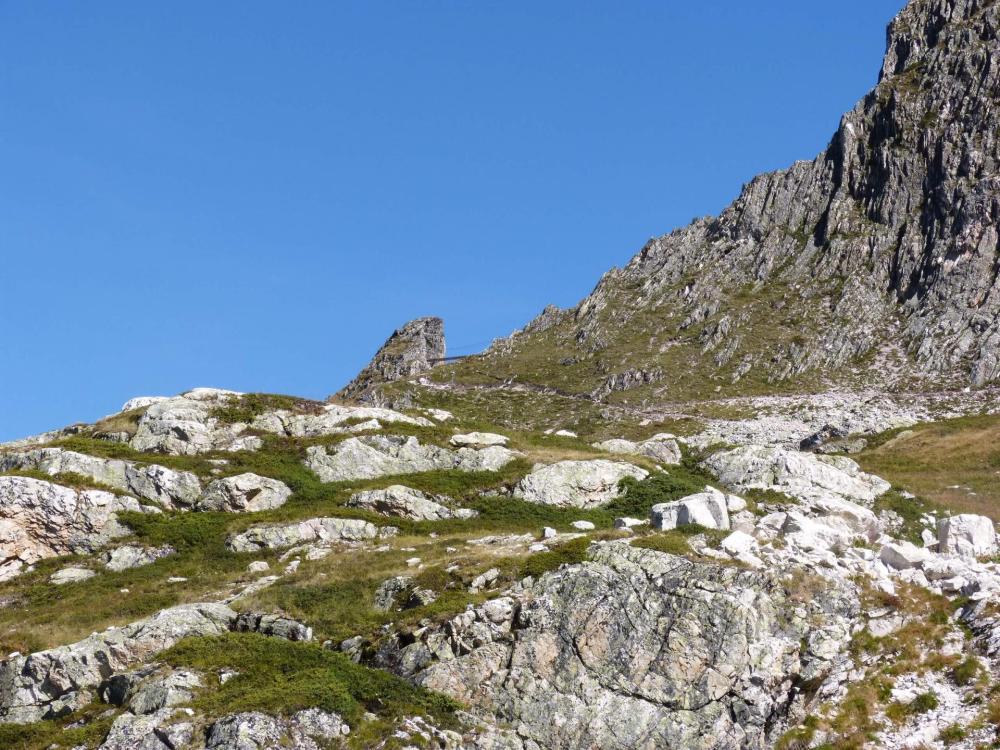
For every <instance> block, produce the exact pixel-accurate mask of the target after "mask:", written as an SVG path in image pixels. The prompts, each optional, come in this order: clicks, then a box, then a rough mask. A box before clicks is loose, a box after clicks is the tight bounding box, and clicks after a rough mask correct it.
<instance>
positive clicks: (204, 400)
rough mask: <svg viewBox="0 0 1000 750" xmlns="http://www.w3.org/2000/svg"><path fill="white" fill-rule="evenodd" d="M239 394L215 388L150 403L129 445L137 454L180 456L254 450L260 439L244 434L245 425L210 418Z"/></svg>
mask: <svg viewBox="0 0 1000 750" xmlns="http://www.w3.org/2000/svg"><path fill="white" fill-rule="evenodd" d="M241 395H243V394H241V393H237V392H236V391H225V390H220V389H218V388H195V389H194V390H191V391H188V392H186V393H183V394H181V395H180V396H174V397H172V398H166V399H163V400H162V401H157V402H155V403H153V404H150V405H149V406H148V407H147V409H146V411H145V412H144V413H143V415H142V416H141V417H140V418H139V424H138V427H137V430H136V433H135V435H134V436H133V437H132V439H131V440H130V441H129V444H130V445H131V446H132V447H133V448H135V449H136V450H139V451H150V452H156V453H169V454H173V455H182V456H193V455H197V454H199V453H207V452H208V451H215V450H221V451H237V450H255V449H256V448H259V447H260V438H257V437H253V436H245V435H244V432H245V431H246V428H247V426H248V425H247V424H245V423H242V422H236V423H232V424H230V423H228V422H224V421H223V420H221V419H219V418H218V417H216V416H215V415H214V412H215V410H217V409H220V408H222V407H225V406H227V405H229V404H230V403H231V399H233V398H237V397H239V396H241Z"/></svg>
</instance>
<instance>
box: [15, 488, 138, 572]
mask: <svg viewBox="0 0 1000 750" xmlns="http://www.w3.org/2000/svg"><path fill="white" fill-rule="evenodd" d="M126 510H128V511H136V512H143V511H144V510H145V508H144V507H143V506H141V505H139V503H138V501H136V500H135V499H134V498H131V497H124V496H121V495H114V494H112V493H110V492H104V491H103V490H77V489H73V488H71V487H64V486H62V485H59V484H53V483H52V482H46V481H42V480H40V479H32V478H30V477H18V476H0V580H7V579H8V578H12V577H13V576H15V575H17V574H18V573H19V572H21V570H23V569H24V568H25V567H26V566H29V565H32V564H34V563H36V562H38V561H39V560H42V559H44V558H47V557H55V556H57V555H67V554H74V553H75V554H85V553H89V552H94V551H95V550H97V549H99V548H100V547H102V546H104V545H105V544H107V543H108V542H110V541H111V540H112V539H115V538H116V537H120V536H124V535H125V534H127V533H128V529H127V528H125V527H124V526H122V525H121V524H120V523H119V522H118V519H117V516H116V513H119V512H121V511H126Z"/></svg>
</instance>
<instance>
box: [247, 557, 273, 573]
mask: <svg viewBox="0 0 1000 750" xmlns="http://www.w3.org/2000/svg"><path fill="white" fill-rule="evenodd" d="M270 569H271V566H270V565H268V564H267V562H266V561H264V560H254V561H253V562H252V563H250V564H249V565H247V572H248V573H264V572H266V571H268V570H270Z"/></svg>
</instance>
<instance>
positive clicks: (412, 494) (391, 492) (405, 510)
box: [347, 484, 477, 521]
mask: <svg viewBox="0 0 1000 750" xmlns="http://www.w3.org/2000/svg"><path fill="white" fill-rule="evenodd" d="M347 507H349V508H359V509H361V510H369V511H371V512H372V513H378V514H379V515H382V516H389V517H392V518H407V519H409V520H411V521H441V520H444V519H446V518H474V517H475V516H476V515H477V513H476V511H474V510H467V509H465V508H456V509H454V510H453V509H451V508H449V507H448V506H446V505H441V503H438V502H436V501H435V500H434V499H433V498H431V497H430V496H429V495H426V494H424V493H423V492H420V491H419V490H414V489H411V488H409V487H404V486H403V485H401V484H394V485H392V486H391V487H386V488H385V489H384V490H366V491H364V492H356V493H354V494H353V495H351V498H350V500H348V501H347Z"/></svg>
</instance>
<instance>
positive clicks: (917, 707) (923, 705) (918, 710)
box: [910, 691, 938, 714]
mask: <svg viewBox="0 0 1000 750" xmlns="http://www.w3.org/2000/svg"><path fill="white" fill-rule="evenodd" d="M937 707H938V697H937V695H936V694H935V693H933V692H930V691H929V692H926V693H921V694H920V695H918V696H917V697H916V698H914V699H913V702H912V703H911V704H910V713H913V714H925V713H927V712H929V711H933V710H934V709H935V708H937Z"/></svg>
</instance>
